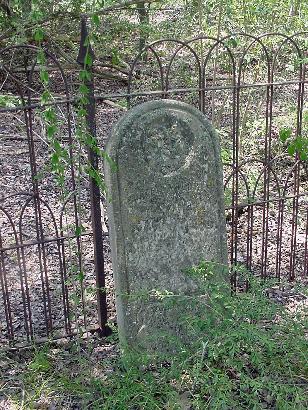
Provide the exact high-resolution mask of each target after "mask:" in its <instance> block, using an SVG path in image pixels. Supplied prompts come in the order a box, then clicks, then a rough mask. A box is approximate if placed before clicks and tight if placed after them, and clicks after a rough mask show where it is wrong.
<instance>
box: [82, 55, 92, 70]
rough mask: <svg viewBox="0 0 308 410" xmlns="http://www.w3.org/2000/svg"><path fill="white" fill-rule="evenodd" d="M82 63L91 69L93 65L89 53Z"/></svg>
mask: <svg viewBox="0 0 308 410" xmlns="http://www.w3.org/2000/svg"><path fill="white" fill-rule="evenodd" d="M84 63H85V65H86V66H88V67H91V65H92V64H93V58H92V57H91V56H90V54H89V53H87V54H86V57H85V59H84Z"/></svg>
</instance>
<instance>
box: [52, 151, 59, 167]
mask: <svg viewBox="0 0 308 410" xmlns="http://www.w3.org/2000/svg"><path fill="white" fill-rule="evenodd" d="M51 163H52V165H58V164H59V156H58V154H57V153H55V152H54V153H53V154H52V156H51Z"/></svg>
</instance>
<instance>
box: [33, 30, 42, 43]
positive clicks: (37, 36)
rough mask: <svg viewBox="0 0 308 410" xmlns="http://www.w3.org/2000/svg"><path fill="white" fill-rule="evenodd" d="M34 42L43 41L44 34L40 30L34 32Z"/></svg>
mask: <svg viewBox="0 0 308 410" xmlns="http://www.w3.org/2000/svg"><path fill="white" fill-rule="evenodd" d="M34 40H35V41H37V42H38V43H39V42H41V41H43V40H44V32H43V30H42V29H41V28H37V29H36V30H35V32H34Z"/></svg>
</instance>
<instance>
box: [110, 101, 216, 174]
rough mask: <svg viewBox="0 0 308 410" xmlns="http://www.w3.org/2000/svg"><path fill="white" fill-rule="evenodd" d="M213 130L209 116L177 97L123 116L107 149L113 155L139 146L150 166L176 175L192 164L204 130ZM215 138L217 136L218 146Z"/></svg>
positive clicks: (155, 102) (150, 103)
mask: <svg viewBox="0 0 308 410" xmlns="http://www.w3.org/2000/svg"><path fill="white" fill-rule="evenodd" d="M213 131H214V130H213V127H212V125H211V124H210V122H209V121H208V120H207V119H206V118H205V116H204V115H203V114H202V113H201V112H200V111H199V110H198V109H196V108H195V107H193V106H191V105H188V104H186V103H183V102H180V101H175V100H155V101H149V102H146V103H143V104H140V105H137V106H135V107H134V108H132V109H131V110H130V111H129V112H128V113H127V114H126V115H124V116H123V117H122V118H121V119H120V121H119V122H118V123H117V125H116V126H115V128H114V130H113V138H111V139H110V140H109V142H108V144H107V147H106V151H107V153H108V154H109V155H110V156H111V157H113V156H114V155H115V153H116V152H118V150H119V148H120V146H122V147H123V148H124V147H126V148H129V150H130V151H134V147H136V150H137V149H138V152H136V155H137V156H138V158H139V159H141V158H142V159H143V160H144V161H145V163H146V164H147V166H149V167H150V168H151V169H155V170H156V172H158V173H160V174H161V175H163V176H172V175H174V174H175V173H176V172H177V171H178V170H180V169H182V168H183V167H185V166H187V165H188V164H189V163H190V161H191V159H192V157H193V155H194V152H195V150H194V148H195V146H196V144H197V145H198V144H200V143H202V141H200V140H199V139H200V138H201V139H202V138H203V136H204V133H206V134H208V135H211V136H212V135H213ZM196 136H197V137H196ZM215 140H216V137H213V143H214V145H215ZM204 143H206V141H205V139H204ZM137 147H138V148H137ZM124 149H125V148H124Z"/></svg>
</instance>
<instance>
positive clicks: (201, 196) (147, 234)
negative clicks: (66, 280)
mask: <svg viewBox="0 0 308 410" xmlns="http://www.w3.org/2000/svg"><path fill="white" fill-rule="evenodd" d="M106 152H107V154H108V155H109V156H110V157H111V158H112V159H113V160H114V162H115V164H116V167H117V169H116V171H112V170H111V168H110V166H109V163H108V162H107V161H106V162H105V182H106V186H107V197H108V220H109V229H110V240H111V250H112V265H113V271H114V279H115V287H116V308H117V317H118V328H119V335H120V340H121V341H122V342H123V343H127V344H128V345H130V346H140V347H143V348H146V349H149V350H151V349H156V348H161V346H162V343H164V342H163V341H164V340H166V338H167V337H169V336H170V338H171V339H172V338H174V340H175V339H176V338H179V340H182V341H184V339H185V337H184V333H185V329H183V326H182V325H181V323H182V322H181V318H180V315H181V314H183V313H184V312H185V310H186V308H187V309H189V306H187V307H184V309H183V308H181V309H178V308H176V307H174V308H172V307H170V305H169V306H166V305H164V304H162V303H161V302H160V301H159V300H158V299H159V298H158V299H157V298H155V297H148V294H149V293H151V294H152V296H153V294H155V293H156V294H159V292H163V291H165V290H167V291H168V292H173V293H175V294H181V295H194V294H196V295H197V294H198V287H197V285H196V283H195V282H194V281H193V279H191V278H189V277H188V275H187V274H186V273H185V269H187V268H189V267H191V266H193V265H196V264H198V263H199V262H200V260H201V259H203V260H210V261H215V262H218V263H222V264H227V246H226V232H225V216H224V197H223V182H222V181H223V178H222V164H221V159H220V149H219V141H218V137H217V135H216V133H215V132H214V129H213V127H212V126H211V124H210V123H209V122H208V121H207V119H206V118H205V116H204V115H203V114H202V113H201V112H200V111H198V110H197V109H196V108H194V107H192V106H190V105H188V104H185V103H181V102H178V101H173V100H160V101H150V102H147V103H143V104H141V105H139V106H136V107H135V108H133V109H132V110H130V111H129V112H128V113H127V114H125V115H124V116H123V117H122V118H121V120H120V121H119V122H118V124H117V125H116V127H115V128H114V130H113V132H112V135H111V138H110V140H109V141H108V144H107V148H106ZM170 338H169V339H170ZM166 343H167V342H166Z"/></svg>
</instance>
